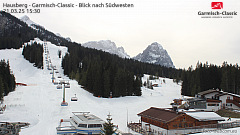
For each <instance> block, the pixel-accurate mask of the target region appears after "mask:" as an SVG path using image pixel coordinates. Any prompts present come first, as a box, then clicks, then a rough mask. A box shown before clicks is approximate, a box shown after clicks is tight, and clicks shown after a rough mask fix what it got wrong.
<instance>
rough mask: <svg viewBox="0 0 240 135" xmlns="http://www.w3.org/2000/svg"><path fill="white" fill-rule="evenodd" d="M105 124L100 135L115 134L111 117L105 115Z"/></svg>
mask: <svg viewBox="0 0 240 135" xmlns="http://www.w3.org/2000/svg"><path fill="white" fill-rule="evenodd" d="M107 116H108V118H107V122H105V124H104V125H103V129H102V133H101V134H102V135H112V134H114V133H115V132H116V129H114V125H113V123H112V118H111V115H110V114H108V115H107Z"/></svg>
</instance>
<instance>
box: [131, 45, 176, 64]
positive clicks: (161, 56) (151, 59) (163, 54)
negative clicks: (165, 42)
mask: <svg viewBox="0 0 240 135" xmlns="http://www.w3.org/2000/svg"><path fill="white" fill-rule="evenodd" d="M133 59H135V60H138V61H141V62H147V63H153V64H158V65H162V66H165V67H172V68H175V66H174V65H173V62H172V59H171V57H170V56H169V55H168V53H167V51H166V50H165V49H163V47H162V45H160V44H159V43H157V42H154V43H152V44H151V45H149V46H148V47H147V48H146V49H145V50H144V51H143V53H140V54H138V55H137V56H135V57H133Z"/></svg>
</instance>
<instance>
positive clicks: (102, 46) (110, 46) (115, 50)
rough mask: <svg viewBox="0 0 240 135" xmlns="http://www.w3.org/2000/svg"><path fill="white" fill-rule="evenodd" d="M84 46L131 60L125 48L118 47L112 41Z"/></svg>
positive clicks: (101, 41)
mask: <svg viewBox="0 0 240 135" xmlns="http://www.w3.org/2000/svg"><path fill="white" fill-rule="evenodd" d="M82 46H84V47H88V48H94V49H97V50H102V51H105V52H109V53H111V54H116V55H118V56H119V57H122V58H130V56H129V55H128V54H127V53H126V52H125V51H124V48H123V47H117V46H116V44H115V43H114V42H112V41H111V40H100V41H89V42H86V43H84V44H82Z"/></svg>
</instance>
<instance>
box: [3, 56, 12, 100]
mask: <svg viewBox="0 0 240 135" xmlns="http://www.w3.org/2000/svg"><path fill="white" fill-rule="evenodd" d="M15 85H16V82H15V77H14V75H13V74H11V70H10V66H9V61H7V62H6V61H5V60H1V61H0V99H2V98H3V96H6V95H8V93H9V92H11V91H14V89H15V87H16V86H15Z"/></svg>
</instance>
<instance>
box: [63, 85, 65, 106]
mask: <svg viewBox="0 0 240 135" xmlns="http://www.w3.org/2000/svg"><path fill="white" fill-rule="evenodd" d="M64 102H65V82H64V83H63V103H64Z"/></svg>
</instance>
